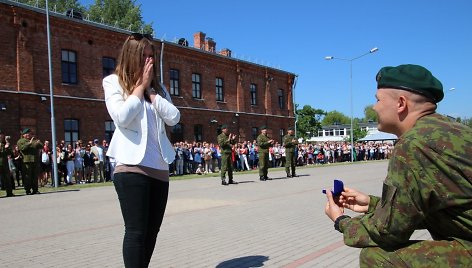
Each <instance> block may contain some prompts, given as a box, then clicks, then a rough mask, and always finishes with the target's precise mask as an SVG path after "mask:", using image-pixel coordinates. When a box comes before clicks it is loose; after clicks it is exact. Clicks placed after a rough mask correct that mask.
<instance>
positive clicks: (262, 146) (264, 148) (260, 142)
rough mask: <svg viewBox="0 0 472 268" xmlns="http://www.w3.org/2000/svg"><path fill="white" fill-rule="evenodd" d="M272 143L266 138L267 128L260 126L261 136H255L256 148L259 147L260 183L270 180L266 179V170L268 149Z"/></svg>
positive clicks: (267, 166)
mask: <svg viewBox="0 0 472 268" xmlns="http://www.w3.org/2000/svg"><path fill="white" fill-rule="evenodd" d="M273 143H274V140H271V139H269V137H267V127H266V126H261V134H260V135H259V136H257V146H259V179H260V180H261V181H265V180H270V179H269V177H267V170H268V169H269V147H270V146H271V145H272V144H273Z"/></svg>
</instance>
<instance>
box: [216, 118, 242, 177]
mask: <svg viewBox="0 0 472 268" xmlns="http://www.w3.org/2000/svg"><path fill="white" fill-rule="evenodd" d="M221 131H222V132H221V134H220V135H218V144H219V145H220V150H221V185H228V184H238V183H237V182H235V181H234V180H233V161H232V159H231V148H232V145H234V144H235V143H236V140H235V138H236V135H235V134H231V133H229V130H228V126H227V125H222V126H221ZM226 171H228V179H229V180H228V182H226Z"/></svg>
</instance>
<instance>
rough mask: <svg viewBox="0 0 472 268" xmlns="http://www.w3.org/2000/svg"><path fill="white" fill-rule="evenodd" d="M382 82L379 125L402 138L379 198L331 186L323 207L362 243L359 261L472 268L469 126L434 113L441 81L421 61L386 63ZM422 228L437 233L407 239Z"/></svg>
mask: <svg viewBox="0 0 472 268" xmlns="http://www.w3.org/2000/svg"><path fill="white" fill-rule="evenodd" d="M377 83H378V85H377V88H378V90H377V94H376V98H377V103H376V104H375V106H374V110H375V111H376V112H377V114H378V121H379V126H378V128H379V130H381V131H385V132H390V133H394V134H396V135H397V136H398V137H399V139H398V141H397V143H396V144H395V147H394V151H393V153H392V157H391V159H390V162H389V167H388V173H387V177H386V178H385V180H384V184H383V191H382V197H376V196H369V195H366V194H363V193H360V192H358V191H356V190H353V189H349V188H345V189H344V192H342V194H341V196H340V197H339V199H337V198H336V199H333V196H332V194H331V193H330V192H329V191H328V192H327V196H328V204H327V205H326V210H325V212H326V214H327V215H328V216H329V217H330V218H331V219H332V220H333V221H335V225H334V226H335V229H337V230H338V231H340V232H341V233H343V235H344V243H345V244H346V245H348V246H352V247H359V248H363V249H362V251H361V255H360V265H361V267H405V266H407V267H471V265H472V157H471V156H472V129H470V128H469V127H467V126H465V125H462V124H459V123H456V122H452V121H450V120H449V119H448V118H446V117H444V116H441V115H439V114H437V113H436V112H435V111H436V108H437V103H438V102H439V101H441V100H442V98H443V97H444V93H443V88H442V84H441V82H439V80H437V79H436V78H435V77H434V76H433V75H432V74H431V73H430V72H429V71H428V70H426V69H425V68H424V67H421V66H418V65H410V64H408V65H400V66H397V67H384V68H382V69H381V70H380V71H379V73H378V75H377ZM342 207H345V208H348V209H351V210H353V211H356V212H361V213H364V215H361V216H357V217H355V218H350V217H348V216H346V215H343V212H344V210H343V208H342ZM419 229H427V230H428V231H429V232H430V234H431V237H432V238H433V240H425V241H413V240H410V236H411V234H412V233H413V232H414V231H415V230H419Z"/></svg>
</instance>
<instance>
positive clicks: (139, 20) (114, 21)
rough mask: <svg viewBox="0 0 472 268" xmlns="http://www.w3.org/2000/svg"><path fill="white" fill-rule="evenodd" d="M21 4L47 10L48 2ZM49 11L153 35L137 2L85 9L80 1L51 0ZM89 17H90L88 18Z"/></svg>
mask: <svg viewBox="0 0 472 268" xmlns="http://www.w3.org/2000/svg"><path fill="white" fill-rule="evenodd" d="M19 2H20V3H24V4H28V5H31V6H35V7H39V8H45V7H46V0H19ZM48 5H49V10H51V11H55V12H57V13H65V12H66V11H67V10H69V9H73V10H74V11H78V12H80V13H82V17H83V18H88V19H89V20H91V21H94V22H98V23H104V24H107V25H110V26H114V27H118V28H121V29H125V30H129V31H133V32H142V33H153V31H154V30H153V28H152V23H151V24H146V23H144V21H143V17H142V15H141V5H140V4H136V1H135V0H95V2H94V3H93V4H91V5H90V6H89V7H85V6H83V5H82V4H80V2H79V1H78V0H50V1H48ZM87 15H88V16H87Z"/></svg>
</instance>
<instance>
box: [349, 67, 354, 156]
mask: <svg viewBox="0 0 472 268" xmlns="http://www.w3.org/2000/svg"><path fill="white" fill-rule="evenodd" d="M349 65H350V75H351V78H350V83H351V85H350V95H351V97H350V101H351V162H354V123H353V120H354V112H353V110H354V107H353V104H352V60H350V61H349Z"/></svg>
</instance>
